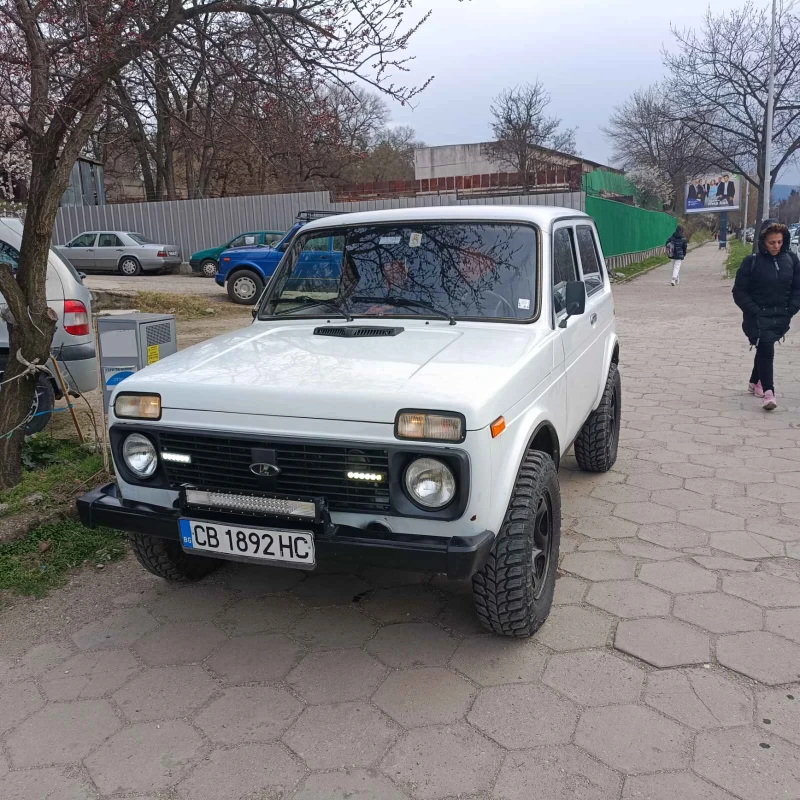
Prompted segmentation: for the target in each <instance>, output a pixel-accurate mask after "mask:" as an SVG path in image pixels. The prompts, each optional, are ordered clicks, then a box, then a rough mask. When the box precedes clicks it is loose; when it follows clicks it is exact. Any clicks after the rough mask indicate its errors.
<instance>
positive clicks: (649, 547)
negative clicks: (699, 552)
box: [617, 539, 682, 561]
mask: <svg viewBox="0 0 800 800" xmlns="http://www.w3.org/2000/svg"><path fill="white" fill-rule="evenodd" d="M617 547H619V551H620V552H621V553H624V554H625V555H626V556H631V558H643V559H647V560H648V561H672V559H673V558H680V557H681V555H682V554H681V553H678V552H676V551H675V550H669V549H667V548H666V547H659V546H658V545H657V544H650V543H649V542H641V541H639V540H638V539H630V540H625V541H622V542H620V543H619V544H618V545H617Z"/></svg>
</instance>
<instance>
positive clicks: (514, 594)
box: [472, 450, 561, 638]
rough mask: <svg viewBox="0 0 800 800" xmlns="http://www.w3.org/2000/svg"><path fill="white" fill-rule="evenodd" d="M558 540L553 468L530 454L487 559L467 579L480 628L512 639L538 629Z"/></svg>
mask: <svg viewBox="0 0 800 800" xmlns="http://www.w3.org/2000/svg"><path fill="white" fill-rule="evenodd" d="M560 540H561V492H560V489H559V485H558V472H557V470H556V465H555V464H554V463H553V459H552V458H551V457H550V456H549V455H547V453H542V452H539V451H538V450H531V451H529V452H528V454H527V455H526V456H525V459H524V461H523V462H522V466H521V467H520V469H519V473H518V474H517V481H516V483H515V485H514V491H513V493H512V495H511V500H510V501H509V504H508V510H507V511H506V515H505V519H504V520H503V525H502V527H501V528H500V532H499V533H498V534H497V538H496V539H495V541H494V546H493V548H492V552H491V553H490V555H489V559H488V561H487V562H486V565H485V566H484V567H483V569H482V570H480V572H477V573H475V575H474V577H473V578H472V593H473V597H474V600H475V610H476V612H477V615H478V619H479V620H480V623H481V625H483V627H484V628H487V629H488V630H490V631H492V632H494V633H498V634H500V635H501V636H513V637H516V638H525V637H528V636H532V635H533V634H534V633H536V631H537V630H539V628H541V626H542V625H543V624H544V621H545V620H546V619H547V616H548V615H549V613H550V607H551V606H552V605H553V593H554V592H555V586H556V570H557V568H558V550H559V543H560Z"/></svg>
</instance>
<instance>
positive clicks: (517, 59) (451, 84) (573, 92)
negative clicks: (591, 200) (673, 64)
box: [392, 0, 800, 183]
mask: <svg viewBox="0 0 800 800" xmlns="http://www.w3.org/2000/svg"><path fill="white" fill-rule="evenodd" d="M743 1H744V0H710V6H711V8H712V9H713V10H714V11H716V12H719V11H724V10H725V9H727V8H730V7H731V4H732V2H733V3H735V4H737V5H738V4H740V3H743ZM756 2H759V3H764V4H766V2H767V0H756ZM707 7H708V3H706V2H705V0H670V2H654V1H653V0H644V2H643V0H602V2H600V0H556V1H555V2H541V0H470V1H469V2H458V0H417V1H416V2H415V4H414V6H413V8H412V10H411V13H412V14H417V15H418V14H420V13H422V11H423V9H425V8H431V9H433V14H432V16H431V19H430V20H429V21H428V22H427V23H426V24H425V25H424V26H423V27H422V29H421V30H420V31H419V32H418V33H417V34H416V35H415V37H414V38H413V39H412V42H411V45H410V48H409V49H410V51H411V53H412V54H413V55H415V56H416V59H415V61H414V62H413V64H412V67H411V75H410V81H412V82H417V83H419V82H422V81H424V80H425V79H426V78H427V77H429V76H431V75H432V76H434V81H433V83H432V84H431V85H430V86H429V87H428V88H427V89H426V90H425V91H424V92H423V93H422V94H421V95H420V96H419V97H418V98H417V107H416V108H415V109H413V110H412V109H405V108H402V107H401V106H399V105H395V106H394V107H393V108H392V114H393V117H392V119H393V122H394V123H397V124H401V123H402V124H407V125H412V126H413V127H414V128H415V129H416V131H417V134H418V136H419V137H420V138H421V139H422V140H423V141H424V142H425V143H426V144H429V145H440V144H459V143H464V142H480V141H485V140H488V139H490V138H491V132H490V128H489V121H490V114H489V106H490V105H491V101H492V98H493V97H494V96H495V95H497V94H498V93H499V92H500V91H501V90H502V89H504V88H506V87H509V86H514V85H515V84H518V83H524V82H525V81H532V80H535V79H536V78H537V77H539V78H540V79H541V80H542V81H543V83H544V85H545V86H546V87H547V89H548V90H549V91H550V93H551V95H552V98H553V101H552V104H551V106H550V109H551V112H552V113H553V114H554V115H557V116H559V117H561V119H562V120H563V122H564V124H565V125H567V126H577V128H578V148H579V150H580V152H581V154H582V155H583V156H584V157H586V158H588V159H591V160H593V161H600V162H602V163H608V159H609V158H610V150H611V148H610V144H609V142H608V141H607V140H606V138H605V136H604V135H603V133H602V131H601V130H600V128H601V127H602V126H603V125H604V124H605V123H606V122H607V120H608V117H609V115H610V113H611V111H612V109H613V108H614V106H615V105H618V104H619V103H621V102H623V101H624V100H625V99H626V98H627V97H628V96H629V95H630V93H631V92H632V91H633V90H635V89H636V88H638V87H640V86H647V85H649V84H651V83H654V82H656V81H658V80H660V79H661V78H662V77H663V75H664V70H663V67H662V64H661V50H662V47H663V46H665V45H666V46H668V47H669V46H671V39H672V36H671V34H670V24H673V25H677V26H679V27H686V26H691V27H695V26H697V25H699V23H700V21H701V17H702V15H703V13H704V11H705V9H706V8H707ZM673 102H674V103H675V104H676V105H677V107H678V108H680V104H681V102H682V100H681V98H680V97H676V98H673ZM780 181H781V182H783V183H786V182H791V183H800V176H798V174H797V172H796V171H794V170H793V171H792V172H791V173H787V174H785V175H782V176H781V179H780Z"/></svg>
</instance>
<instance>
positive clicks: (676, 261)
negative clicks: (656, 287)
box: [666, 225, 689, 286]
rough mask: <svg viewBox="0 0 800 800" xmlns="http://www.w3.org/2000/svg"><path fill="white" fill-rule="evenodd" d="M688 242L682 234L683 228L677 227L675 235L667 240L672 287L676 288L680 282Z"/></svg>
mask: <svg viewBox="0 0 800 800" xmlns="http://www.w3.org/2000/svg"><path fill="white" fill-rule="evenodd" d="M688 247H689V242H688V241H687V240H686V237H685V236H684V234H683V228H682V227H681V226H680V225H678V227H677V228H675V233H673V234H672V236H670V237H669V239H667V242H666V248H667V255H668V256H669V257H670V258H671V259H672V284H671V285H672V286H677V285H678V284H679V283H680V282H681V264H683V259H684V258H686V251H687V249H688Z"/></svg>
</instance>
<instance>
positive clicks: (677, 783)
mask: <svg viewBox="0 0 800 800" xmlns="http://www.w3.org/2000/svg"><path fill="white" fill-rule="evenodd" d="M678 798H680V799H681V800H690V799H691V800H736V798H735V797H734V796H733V795H732V794H728V793H727V792H723V791H722V789H718V788H717V787H716V786H712V785H711V784H710V783H707V782H706V781H704V780H702V778H698V777H697V775H693V774H692V773H691V772H668V773H664V774H662V775H632V776H631V777H629V778H626V779H625V790H624V791H623V792H622V800H678Z"/></svg>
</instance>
